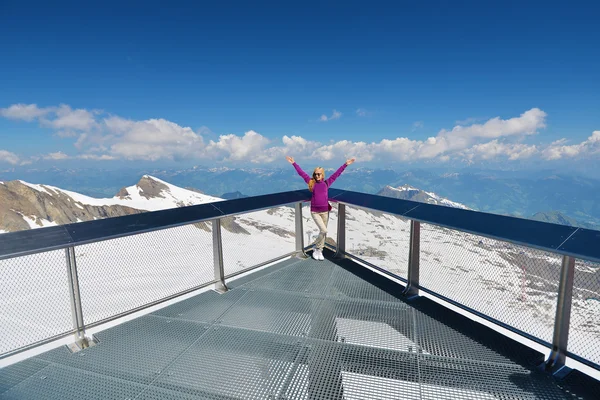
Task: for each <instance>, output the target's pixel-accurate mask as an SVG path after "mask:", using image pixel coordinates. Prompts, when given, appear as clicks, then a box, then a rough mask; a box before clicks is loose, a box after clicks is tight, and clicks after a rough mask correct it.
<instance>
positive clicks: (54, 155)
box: [42, 151, 70, 160]
mask: <svg viewBox="0 0 600 400" xmlns="http://www.w3.org/2000/svg"><path fill="white" fill-rule="evenodd" d="M42 158H43V159H44V160H66V159H68V158H70V157H69V156H68V155H66V154H65V153H63V152H62V151H57V152H55V153H48V154H46V155H45V156H43V157H42Z"/></svg>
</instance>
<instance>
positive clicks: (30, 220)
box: [21, 214, 58, 229]
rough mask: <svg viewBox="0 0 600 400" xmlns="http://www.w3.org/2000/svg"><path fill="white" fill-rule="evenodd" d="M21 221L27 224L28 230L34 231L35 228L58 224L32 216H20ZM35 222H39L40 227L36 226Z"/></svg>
mask: <svg viewBox="0 0 600 400" xmlns="http://www.w3.org/2000/svg"><path fill="white" fill-rule="evenodd" d="M21 216H22V217H23V219H24V220H25V222H27V223H28V224H29V228H31V229H36V228H45V227H47V226H57V225H58V224H57V223H56V222H54V221H48V220H47V219H44V218H37V219H36V218H35V217H33V216H27V215H22V214H21ZM37 221H39V222H41V224H42V225H41V226H40V225H38V223H37Z"/></svg>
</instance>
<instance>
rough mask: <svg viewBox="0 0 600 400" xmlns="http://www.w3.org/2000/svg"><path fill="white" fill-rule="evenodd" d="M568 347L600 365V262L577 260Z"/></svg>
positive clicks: (569, 349)
mask: <svg viewBox="0 0 600 400" xmlns="http://www.w3.org/2000/svg"><path fill="white" fill-rule="evenodd" d="M573 280H574V282H573V301H572V305H571V325H570V327H569V344H568V351H569V352H571V353H574V354H577V355H578V356H581V357H583V358H585V359H587V360H589V361H591V362H593V363H595V364H596V365H600V263H593V262H591V261H583V260H576V261H575V274H574V278H573Z"/></svg>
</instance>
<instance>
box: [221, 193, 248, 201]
mask: <svg viewBox="0 0 600 400" xmlns="http://www.w3.org/2000/svg"><path fill="white" fill-rule="evenodd" d="M245 197H249V196H246V195H245V194H243V193H240V192H238V191H235V192H230V193H223V194H222V195H221V198H222V199H225V200H233V199H243V198H245Z"/></svg>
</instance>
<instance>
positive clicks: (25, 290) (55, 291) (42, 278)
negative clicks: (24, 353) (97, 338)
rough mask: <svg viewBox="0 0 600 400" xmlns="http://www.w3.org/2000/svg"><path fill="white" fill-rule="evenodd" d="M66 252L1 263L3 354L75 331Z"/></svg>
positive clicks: (0, 336)
mask: <svg viewBox="0 0 600 400" xmlns="http://www.w3.org/2000/svg"><path fill="white" fill-rule="evenodd" d="M70 304H71V303H70V295H69V286H68V280H67V261H66V257H65V250H55V251H48V252H44V253H39V254H33V255H29V256H23V257H17V258H10V259H7V260H0V354H3V353H6V352H9V351H12V350H16V349H18V348H21V347H23V346H27V345H29V344H32V343H35V342H38V341H40V340H44V339H46V338H49V337H52V336H55V335H59V334H63V333H66V332H68V331H70V330H71V329H73V319H72V315H71V305H70Z"/></svg>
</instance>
